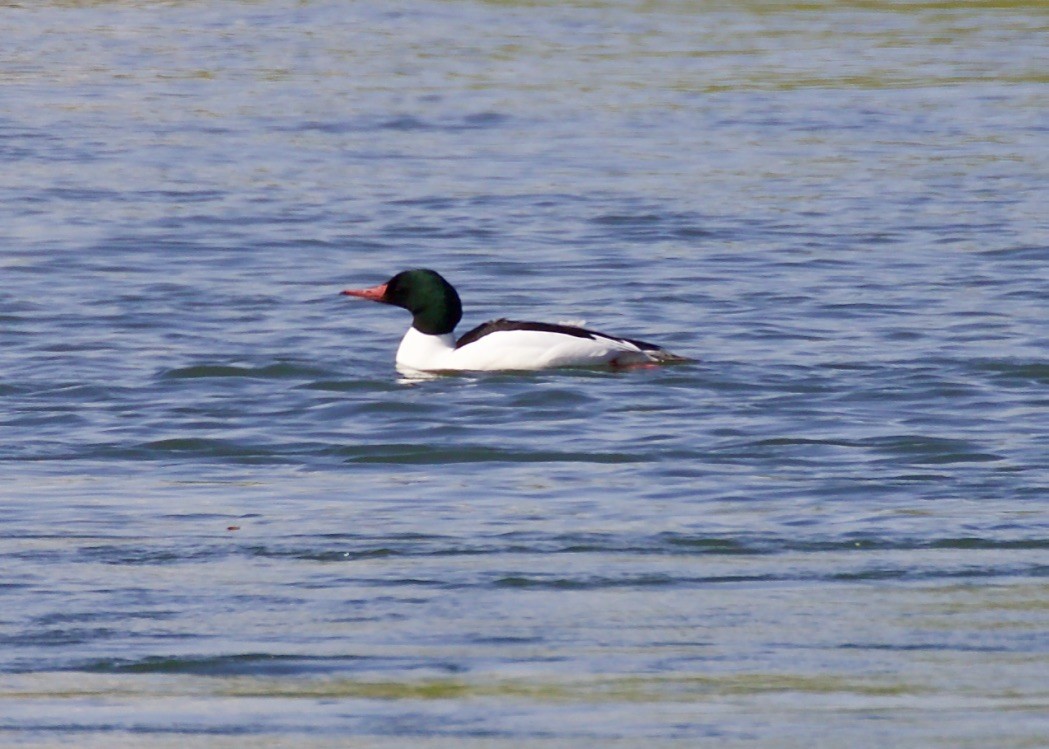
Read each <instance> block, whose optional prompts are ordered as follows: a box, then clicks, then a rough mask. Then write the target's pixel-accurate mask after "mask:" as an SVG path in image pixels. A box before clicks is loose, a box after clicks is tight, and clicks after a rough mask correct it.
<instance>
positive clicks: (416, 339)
mask: <svg viewBox="0 0 1049 749" xmlns="http://www.w3.org/2000/svg"><path fill="white" fill-rule="evenodd" d="M342 293H343V294H346V295H348V296H353V297H359V298H361V299H370V300H371V301H373V302H381V303H383V304H392V305H394V306H395V307H403V308H404V309H406V310H408V311H409V312H411V313H412V326H411V327H410V328H409V329H408V332H407V333H405V335H404V338H403V339H401V345H400V346H399V347H398V349H397V358H396V362H397V367H398V368H399V369H406V370H415V371H420V372H464V371H465V372H480V371H499V370H534V369H547V368H551V367H587V366H600V365H608V366H612V367H635V366H645V365H653V364H667V363H672V362H684V361H688V359H686V358H685V357H681V356H678V355H676V354H672V353H670V352H669V351H667V350H666V349H663V348H661V347H659V346H656V345H655V344H652V343H646V342H645V341H639V340H636V339H633V338H619V337H617V336H612V335H608V334H606V333H599V332H598V331H596V330H590V329H588V328H583V327H577V326H575V325H563V324H559V323H543V322H523V321H519V320H506V319H499V320H492V321H490V322H486V323H484V324H482V325H478V326H477V327H476V328H474V329H473V330H471V331H470V332H468V333H466V334H465V335H463V336H461V337H459V338H458V339H456V338H455V335H454V331H455V326H456V325H458V324H459V320H460V319H461V318H462V314H463V307H462V302H461V301H460V299H459V294H458V293H457V292H456V290H455V288H454V287H453V286H452V285H451V284H450V283H448V281H446V280H445V279H444V277H443V276H441V274H439V273H437V272H436V271H433V270H429V269H427V268H418V269H415V270H406V271H402V272H400V273H398V274H397V275H395V276H394V277H393V278H391V279H390V280H389V281H387V282H386V283H383V284H379V285H378V286H373V287H372V288H368V289H347V290H346V291H343V292H342Z"/></svg>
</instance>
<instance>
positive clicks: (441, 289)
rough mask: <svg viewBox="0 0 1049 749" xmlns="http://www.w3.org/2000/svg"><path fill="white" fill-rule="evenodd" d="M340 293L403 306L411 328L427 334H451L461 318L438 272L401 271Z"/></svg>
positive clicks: (453, 294) (452, 291)
mask: <svg viewBox="0 0 1049 749" xmlns="http://www.w3.org/2000/svg"><path fill="white" fill-rule="evenodd" d="M342 293H343V294H347V295H349V296H356V297H360V298H362V299H371V300H372V301H373V302H382V303H383V304H392V305H394V306H396V307H404V309H406V310H408V311H409V312H411V313H412V327H413V328H415V329H416V330H418V331H419V332H420V333H426V334H427V335H444V334H446V333H451V332H452V331H453V330H455V326H456V325H458V324H459V320H460V319H462V316H463V305H462V302H460V301H459V295H458V294H457V293H456V291H455V289H454V288H453V287H452V285H451V284H450V283H448V282H447V281H445V280H444V277H443V276H441V274H440V273H438V272H437V271H432V270H429V269H427V268H417V269H415V270H405V271H401V272H400V273H398V274H397V275H396V276H394V277H393V278H391V279H390V280H389V281H387V282H386V283H384V284H380V285H379V286H374V287H372V288H370V289H347V290H346V291H344V292H342Z"/></svg>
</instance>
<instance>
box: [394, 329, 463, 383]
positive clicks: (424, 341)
mask: <svg viewBox="0 0 1049 749" xmlns="http://www.w3.org/2000/svg"><path fill="white" fill-rule="evenodd" d="M452 351H455V336H454V335H452V334H451V333H445V334H444V335H427V334H426V333H421V332H419V331H418V330H416V329H415V328H408V332H407V333H405V334H404V338H402V339H401V345H400V346H399V347H398V348H397V366H398V367H405V368H407V369H418V370H421V371H424V372H432V371H435V370H440V369H443V368H445V367H442V362H443V361H444V360H445V359H446V358H447V356H448V354H449V353H450V352H452Z"/></svg>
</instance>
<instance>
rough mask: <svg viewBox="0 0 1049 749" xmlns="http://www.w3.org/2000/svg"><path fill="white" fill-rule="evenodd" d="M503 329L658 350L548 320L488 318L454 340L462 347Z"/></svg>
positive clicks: (656, 347) (456, 344)
mask: <svg viewBox="0 0 1049 749" xmlns="http://www.w3.org/2000/svg"><path fill="white" fill-rule="evenodd" d="M505 330H536V331H539V332H542V333H561V334H562V335H570V336H575V337H576V338H589V339H590V340H596V339H597V338H609V339H611V340H613V341H626V342H627V343H632V344H634V345H635V346H637V347H638V348H639V349H642V350H646V351H658V350H660V349H659V346H655V345H653V344H651V343H645V342H644V341H635V340H631V339H629V338H617V337H616V336H610V335H606V334H604V333H598V332H597V331H596V330H587V329H586V328H580V327H576V326H575V325H558V324H556V323H548V322H525V321H522V320H506V319H499V320H490V321H488V322H486V323H483V324H481V325H478V326H477V327H476V328H474V329H473V330H471V331H470V332H469V333H465V334H464V335H463V336H462V338H460V339H459V340H458V341H456V342H455V347H456V348H462V347H463V346H466V345H468V344H471V343H473V342H474V341H479V340H480V339H482V338H484V337H485V336H486V335H488V334H489V333H499V332H502V331H505Z"/></svg>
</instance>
